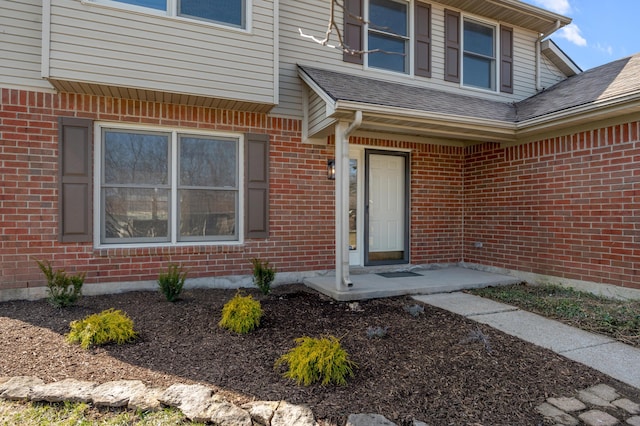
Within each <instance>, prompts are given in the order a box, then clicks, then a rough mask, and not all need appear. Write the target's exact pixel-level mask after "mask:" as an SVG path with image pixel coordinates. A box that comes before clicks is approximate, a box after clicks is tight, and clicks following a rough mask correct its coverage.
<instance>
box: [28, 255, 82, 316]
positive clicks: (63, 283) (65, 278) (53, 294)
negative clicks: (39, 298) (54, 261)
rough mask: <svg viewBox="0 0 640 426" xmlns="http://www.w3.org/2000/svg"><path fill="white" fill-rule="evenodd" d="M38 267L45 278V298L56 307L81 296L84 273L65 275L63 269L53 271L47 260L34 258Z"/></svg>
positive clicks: (67, 303)
mask: <svg viewBox="0 0 640 426" xmlns="http://www.w3.org/2000/svg"><path fill="white" fill-rule="evenodd" d="M36 263H37V264H38V267H39V268H40V270H41V271H42V273H43V274H44V276H45V277H46V278H47V300H48V301H49V303H51V304H52V305H53V306H55V307H56V308H64V307H66V306H71V305H73V304H75V303H76V302H77V301H78V299H79V298H80V297H81V296H82V284H84V276H85V274H84V273H82V274H78V275H67V273H66V272H65V271H64V269H58V270H57V271H55V272H54V271H53V268H52V267H51V264H50V263H49V261H47V260H45V261H40V260H36Z"/></svg>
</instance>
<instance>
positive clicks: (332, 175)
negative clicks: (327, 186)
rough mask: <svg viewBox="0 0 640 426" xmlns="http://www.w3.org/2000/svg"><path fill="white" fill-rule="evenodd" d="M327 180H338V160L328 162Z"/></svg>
mask: <svg viewBox="0 0 640 426" xmlns="http://www.w3.org/2000/svg"><path fill="white" fill-rule="evenodd" d="M327 179H329V180H336V160H333V159H331V160H328V161H327Z"/></svg>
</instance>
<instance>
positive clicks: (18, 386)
mask: <svg viewBox="0 0 640 426" xmlns="http://www.w3.org/2000/svg"><path fill="white" fill-rule="evenodd" d="M38 385H44V381H42V380H41V379H39V378H37V377H32V376H16V377H12V378H10V379H9V380H7V381H6V382H4V383H2V384H1V385H0V398H4V399H10V400H14V401H18V400H22V399H27V398H28V397H29V393H31V390H32V389H33V387H34V386H38Z"/></svg>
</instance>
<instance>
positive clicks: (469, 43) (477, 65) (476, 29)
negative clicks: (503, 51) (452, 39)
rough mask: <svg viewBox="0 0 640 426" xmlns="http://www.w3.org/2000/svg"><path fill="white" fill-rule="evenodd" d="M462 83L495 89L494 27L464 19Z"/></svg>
mask: <svg viewBox="0 0 640 426" xmlns="http://www.w3.org/2000/svg"><path fill="white" fill-rule="evenodd" d="M463 25H464V29H463V39H462V40H463V53H462V67H463V68H462V84H463V85H465V86H471V87H478V88H481V89H489V90H496V27H494V26H492V25H486V24H483V23H480V22H478V21H474V20H471V19H465V20H464V23H463Z"/></svg>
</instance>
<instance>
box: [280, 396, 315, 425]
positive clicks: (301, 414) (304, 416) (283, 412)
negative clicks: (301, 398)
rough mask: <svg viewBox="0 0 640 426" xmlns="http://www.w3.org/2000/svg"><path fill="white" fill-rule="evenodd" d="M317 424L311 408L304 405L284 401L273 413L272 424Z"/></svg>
mask: <svg viewBox="0 0 640 426" xmlns="http://www.w3.org/2000/svg"><path fill="white" fill-rule="evenodd" d="M290 425H296V426H316V420H315V418H314V417H313V413H312V412H311V409H310V408H309V407H307V406H304V405H293V404H289V403H288V402H285V401H282V402H280V405H278V408H277V409H276V412H275V413H273V418H272V419H271V426H290Z"/></svg>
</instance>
